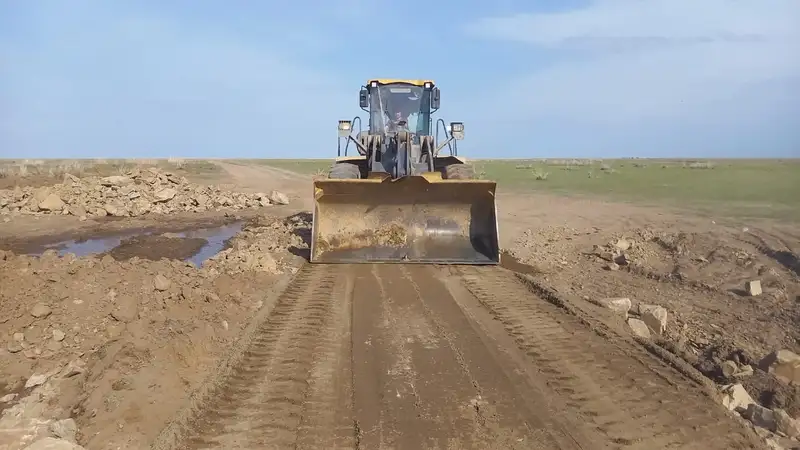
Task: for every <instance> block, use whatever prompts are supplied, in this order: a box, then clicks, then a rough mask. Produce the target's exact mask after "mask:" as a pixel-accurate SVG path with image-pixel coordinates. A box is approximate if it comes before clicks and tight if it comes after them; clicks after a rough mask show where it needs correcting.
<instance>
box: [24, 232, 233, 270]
mask: <svg viewBox="0 0 800 450" xmlns="http://www.w3.org/2000/svg"><path fill="white" fill-rule="evenodd" d="M243 225H244V223H243V222H234V223H231V224H227V225H223V226H220V227H212V228H197V229H193V230H186V231H181V232H174V233H164V232H160V231H157V232H153V231H150V232H143V231H136V232H125V233H119V234H115V235H112V236H104V237H99V238H91V239H81V240H68V241H62V242H56V243H54V244H49V245H46V246H44V247H43V248H40V249H38V250H37V251H34V252H30V253H28V254H29V255H32V256H39V255H41V254H42V253H43V252H44V251H45V250H57V251H58V254H59V255H61V256H63V255H65V254H67V253H74V254H75V256H78V257H83V256H89V255H98V254H103V253H108V254H110V255H111V256H113V257H114V258H115V259H118V260H125V259H130V258H132V257H134V256H136V257H139V258H143V259H153V260H158V259H161V258H174V259H181V260H183V261H188V262H191V263H193V264H194V265H196V266H198V267H199V266H201V265H202V264H203V262H204V261H206V260H207V259H209V258H211V257H213V256H214V255H216V254H217V253H219V252H221V251H222V250H223V249H224V248H225V245H226V241H228V239H230V238H232V237H233V236H235V235H236V233H238V232H239V231H241V230H242V226H243Z"/></svg>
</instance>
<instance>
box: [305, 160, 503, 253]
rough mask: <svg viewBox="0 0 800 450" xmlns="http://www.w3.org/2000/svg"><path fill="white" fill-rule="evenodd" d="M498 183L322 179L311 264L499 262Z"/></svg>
mask: <svg viewBox="0 0 800 450" xmlns="http://www.w3.org/2000/svg"><path fill="white" fill-rule="evenodd" d="M496 186H497V185H496V183H494V182H491V181H484V180H441V179H439V180H437V179H426V178H424V177H421V176H412V177H404V178H400V179H397V180H391V179H386V180H380V179H360V180H317V181H315V182H314V217H313V226H312V236H311V262H314V263H372V262H399V263H440V264H447V263H451V264H497V263H498V262H499V259H500V255H499V246H498V241H499V239H498V229H497V213H496V205H495V189H496Z"/></svg>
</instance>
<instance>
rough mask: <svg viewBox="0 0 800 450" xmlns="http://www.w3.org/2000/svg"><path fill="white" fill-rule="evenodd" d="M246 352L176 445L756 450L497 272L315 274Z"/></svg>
mask: <svg viewBox="0 0 800 450" xmlns="http://www.w3.org/2000/svg"><path fill="white" fill-rule="evenodd" d="M448 273H449V274H450V276H448ZM545 297H547V296H545ZM251 342H252V344H251V346H250V347H249V348H248V350H247V352H246V353H245V355H244V357H243V359H242V360H241V363H240V364H238V365H237V366H236V368H235V369H234V370H233V372H232V375H231V376H229V377H228V378H227V380H226V381H227V383H226V384H225V385H224V386H223V387H222V388H221V389H220V390H219V391H217V394H216V396H215V397H213V398H212V400H211V401H210V402H208V403H206V405H207V406H206V407H205V408H204V409H203V411H202V413H201V415H200V416H199V417H197V418H196V419H195V420H194V421H193V422H192V424H191V426H190V427H189V430H188V431H189V433H188V435H189V439H186V440H184V441H183V445H182V446H180V447H179V448H183V449H200V448H226V449H228V448H230V449H235V448H265V449H283V448H294V449H323V448H324V449H379V450H381V449H406V448H409V449H412V448H413V449H445V448H447V449H464V448H470V449H497V448H503V449H531V450H544V449H583V450H595V449H639V450H643V449H647V450H649V449H656V448H658V449H662V448H664V449H666V448H680V449H707V450H716V449H753V448H761V447H760V446H759V445H758V442H757V441H754V440H751V439H752V436H749V435H747V434H746V431H745V430H743V429H742V428H741V427H740V425H739V424H737V423H735V422H734V421H733V420H731V419H730V418H729V417H727V416H726V414H725V412H724V411H723V410H722V408H721V407H720V406H719V405H715V404H713V402H712V401H711V400H710V399H709V398H707V397H705V396H704V395H703V394H702V391H701V389H700V388H699V387H698V386H697V385H696V384H693V383H692V382H691V381H690V380H688V379H686V378H684V377H683V376H682V375H681V374H680V373H678V372H677V371H675V370H674V369H672V368H671V367H669V366H667V365H666V364H664V363H663V362H662V361H660V360H658V359H656V358H655V357H653V356H652V355H650V354H649V353H648V352H647V351H646V350H645V349H644V348H642V347H640V346H639V345H637V344H636V343H635V342H634V341H633V340H631V339H627V340H625V339H620V340H619V341H616V340H608V339H607V337H606V336H603V335H601V334H599V332H597V330H595V327H594V326H593V325H592V323H590V322H586V321H582V320H581V318H580V317H578V316H577V315H574V314H571V313H570V312H569V311H565V310H564V309H563V308H559V307H557V306H556V305H554V304H552V303H550V302H548V301H547V300H546V299H545V298H539V297H538V296H537V295H536V294H535V292H534V291H532V290H531V289H530V288H529V287H528V286H526V285H525V284H523V282H521V281H520V279H518V278H517V277H516V276H515V275H514V274H513V273H512V272H510V271H507V270H504V269H500V268H496V267H492V268H481V267H466V268H462V267H449V268H447V269H443V270H442V269H438V268H436V267H433V266H415V265H412V266H404V265H395V264H392V265H384V264H363V265H361V264H359V265H310V264H309V265H306V266H304V267H303V268H302V269H301V271H300V272H299V273H298V274H297V276H296V277H295V280H294V282H292V283H291V284H290V285H289V287H288V288H287V289H286V291H285V292H284V294H283V295H282V296H281V297H280V298H279V299H278V300H277V302H276V304H275V306H274V308H273V309H272V311H271V312H270V314H269V316H268V318H267V320H266V321H265V322H264V323H262V324H261V325H260V326H259V327H258V329H257V330H256V333H255V336H254V338H253V339H252V341H251Z"/></svg>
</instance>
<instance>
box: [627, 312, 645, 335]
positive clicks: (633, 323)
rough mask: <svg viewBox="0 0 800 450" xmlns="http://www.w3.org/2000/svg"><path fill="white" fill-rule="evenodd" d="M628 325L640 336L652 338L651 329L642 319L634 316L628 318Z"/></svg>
mask: <svg viewBox="0 0 800 450" xmlns="http://www.w3.org/2000/svg"><path fill="white" fill-rule="evenodd" d="M628 326H630V327H631V330H632V331H633V334H635V335H636V336H639V337H641V338H645V339H650V329H649V328H648V327H647V324H646V323H644V322H643V321H642V320H639V319H634V318H633V317H631V318H629V319H628Z"/></svg>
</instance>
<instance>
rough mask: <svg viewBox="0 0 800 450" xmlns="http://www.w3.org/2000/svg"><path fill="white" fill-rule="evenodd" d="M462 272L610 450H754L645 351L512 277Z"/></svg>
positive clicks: (476, 270) (553, 386) (696, 393)
mask: <svg viewBox="0 0 800 450" xmlns="http://www.w3.org/2000/svg"><path fill="white" fill-rule="evenodd" d="M459 271H460V272H461V273H462V274H463V280H464V282H465V285H466V287H467V288H468V289H469V290H470V291H471V292H472V293H473V294H474V295H475V296H476V297H477V298H478V300H479V301H480V302H481V304H483V306H484V307H486V308H487V309H488V310H489V311H490V313H491V314H492V315H493V316H494V317H495V318H496V319H497V320H499V321H500V322H501V323H502V324H503V326H504V328H505V329H506V331H507V333H508V334H509V335H511V336H513V338H514V341H515V343H516V344H517V346H518V348H519V350H520V351H522V352H524V353H525V354H526V355H527V356H528V358H529V359H530V361H531V362H532V363H533V364H535V365H536V368H537V369H538V371H539V372H540V373H541V374H542V375H543V376H544V377H545V378H546V380H547V385H548V386H549V387H550V389H551V390H552V391H553V392H555V393H556V394H558V395H559V396H561V397H563V398H564V399H565V403H566V405H567V406H568V407H569V408H571V409H573V410H574V411H575V412H577V413H578V414H580V415H581V416H583V417H584V419H585V421H586V423H587V424H589V425H591V426H592V427H593V428H594V429H595V430H596V431H598V432H599V433H600V434H601V435H604V436H605V437H606V439H607V441H608V444H609V446H610V447H609V448H619V449H643V450H644V449H656V448H657V449H663V448H681V449H693V448H697V449H706V450H710V449H743V448H753V446H752V441H750V440H749V438H748V437H747V436H746V435H745V434H744V431H743V430H741V429H738V427H736V426H734V425H733V421H731V420H729V419H728V418H726V417H725V413H724V412H723V411H722V410H721V409H720V408H718V407H714V406H713V405H709V401H708V399H706V398H704V397H703V398H702V400H701V401H698V399H697V398H698V396H699V395H700V394H699V389H697V388H696V387H695V386H694V385H692V384H691V383H689V382H688V381H687V380H685V379H683V378H682V377H681V376H679V374H677V373H676V372H673V371H672V369H671V368H669V367H668V366H666V365H665V364H660V361H657V360H655V359H654V358H652V357H651V356H650V355H649V354H647V353H646V351H645V350H644V349H642V348H639V347H637V346H633V345H631V346H627V347H624V348H622V347H621V345H618V344H615V343H613V342H610V341H607V340H605V339H603V338H600V337H599V336H597V335H596V334H595V333H594V332H593V331H592V330H591V329H589V328H588V327H586V326H585V325H584V324H582V323H581V322H580V320H579V319H578V318H577V317H572V316H570V315H568V314H565V313H564V311H562V310H560V309H559V308H557V307H556V306H554V305H551V304H550V303H548V302H546V301H544V300H542V299H538V298H536V297H535V296H533V295H531V292H530V291H529V290H528V289H527V288H526V287H525V286H524V285H523V284H522V283H520V282H519V281H517V279H516V277H515V276H514V275H513V274H512V273H510V272H508V271H505V270H499V269H497V268H490V269H488V270H487V269H486V268H464V269H459ZM654 374H656V375H657V376H653V375H654ZM673 401H674V403H675V404H673V405H670V403H672V402H673ZM678 402H679V403H678ZM709 406H712V407H711V408H709ZM711 437H713V440H709V438H711Z"/></svg>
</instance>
